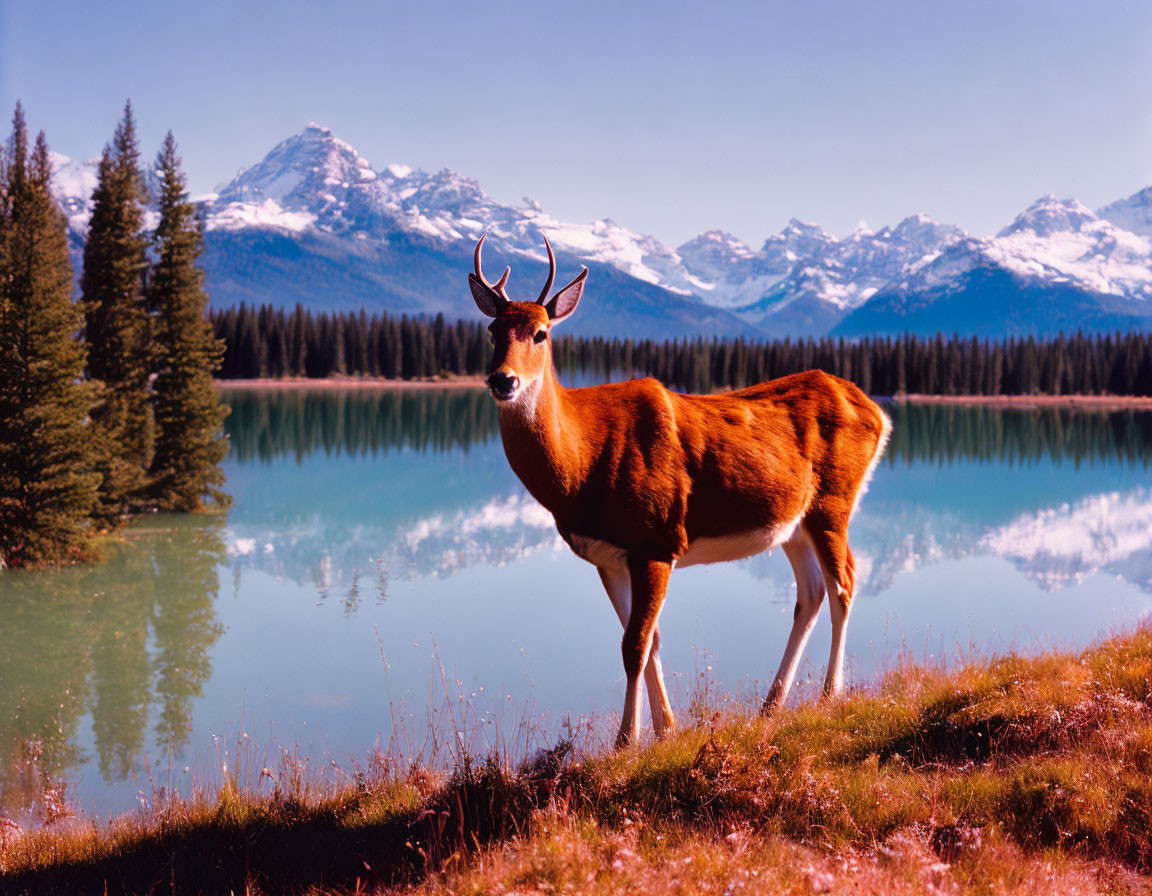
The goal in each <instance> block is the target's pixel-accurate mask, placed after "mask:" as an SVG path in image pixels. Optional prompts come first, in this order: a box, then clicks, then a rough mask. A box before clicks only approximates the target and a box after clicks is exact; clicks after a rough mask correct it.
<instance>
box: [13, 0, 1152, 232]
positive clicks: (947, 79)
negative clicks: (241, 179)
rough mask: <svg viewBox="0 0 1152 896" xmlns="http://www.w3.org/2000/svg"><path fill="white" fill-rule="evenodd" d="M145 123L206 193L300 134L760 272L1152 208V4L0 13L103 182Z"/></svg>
mask: <svg viewBox="0 0 1152 896" xmlns="http://www.w3.org/2000/svg"><path fill="white" fill-rule="evenodd" d="M129 96H130V97H131V98H132V102H133V104H134V106H135V108H136V112H137V116H138V119H139V122H140V129H141V135H142V138H143V142H144V145H145V147H146V148H147V150H148V152H149V154H151V152H152V151H154V149H155V148H157V147H158V146H159V142H160V139H161V137H162V136H163V134H164V132H165V131H166V130H167V129H168V128H171V129H172V130H173V131H174V132H175V134H176V138H177V140H178V141H179V142H180V145H181V148H182V151H183V155H184V160H185V166H186V168H187V170H188V173H189V176H190V181H191V186H192V188H193V190H194V191H197V192H199V191H206V190H209V189H211V188H212V187H213V186H215V185H216V184H218V183H221V182H224V181H227V180H228V179H230V178H231V177H232V176H233V175H234V174H235V172H236V171H237V169H239V168H241V167H243V166H246V165H249V164H252V163H254V162H256V161H257V160H259V159H260V158H261V157H262V156H263V155H264V153H265V152H267V150H268V149H270V148H271V147H272V146H273V145H274V144H275V143H276V142H278V141H279V140H281V139H282V138H284V137H285V136H287V135H289V134H291V133H294V132H295V131H298V130H299V129H300V128H302V127H303V126H304V125H305V124H306V123H307V122H309V121H313V120H314V121H317V122H320V123H322V124H326V125H328V126H329V127H331V128H332V129H333V131H334V132H335V133H336V134H337V135H338V136H341V137H343V138H344V139H346V140H348V141H349V142H350V143H351V144H352V145H353V146H355V147H356V148H357V149H358V150H359V151H360V153H361V154H362V155H364V156H365V157H366V158H368V159H369V160H370V161H371V162H372V164H373V165H375V166H376V167H378V168H379V167H382V166H384V165H386V164H388V163H391V162H401V163H406V164H411V165H415V166H418V167H421V168H425V169H429V170H434V169H437V168H440V167H445V166H447V167H450V168H454V169H456V170H458V171H461V172H463V173H465V174H467V175H469V176H471V177H475V178H477V179H479V181H480V184H481V186H482V187H483V188H484V189H485V190H487V192H489V193H490V194H491V195H493V196H494V197H496V198H497V199H500V200H503V201H512V202H515V201H518V200H519V199H520V198H521V197H523V196H531V197H532V198H534V199H536V200H538V201H540V202H541V203H542V204H543V206H544V208H545V209H546V210H547V211H549V212H550V213H551V214H552V215H553V216H555V217H557V218H560V219H562V220H570V221H591V220H593V219H596V218H600V217H604V216H609V217H612V218H614V219H615V220H616V221H618V222H619V223H621V224H622V225H624V226H626V227H629V228H631V229H633V230H638V231H641V232H646V233H651V234H653V235H655V236H657V237H659V238H661V239H663V240H665V241H667V242H670V243H672V244H674V245H675V244H678V243H680V242H682V241H683V240H685V239H687V238H689V237H691V236H693V235H694V234H696V233H697V232H699V231H701V230H705V229H710V228H715V227H719V228H723V229H726V230H730V231H732V232H733V233H735V234H736V235H737V236H739V237H741V238H742V239H744V240H746V241H748V242H750V243H751V244H752V245H754V246H759V244H760V242H761V241H762V240H763V239H764V237H765V236H767V235H768V234H769V233H772V232H775V231H777V230H778V229H779V228H780V227H782V226H783V225H784V223H785V222H786V221H787V220H788V219H789V218H790V217H793V216H795V217H798V218H801V219H803V220H810V221H816V222H819V223H821V224H823V225H824V226H825V227H827V228H828V229H829V230H831V231H833V232H835V233H845V232H847V231H849V230H851V229H852V228H853V227H855V226H856V224H857V223H858V222H860V221H862V220H864V221H867V222H868V224H869V225H870V226H872V227H879V226H881V225H883V224H886V223H895V222H896V221H897V220H899V219H900V218H902V217H904V216H905V215H908V214H911V213H913V212H918V211H923V212H927V213H928V214H930V215H932V216H933V217H935V218H938V219H940V220H943V221H948V222H951V223H955V224H959V225H960V226H962V227H965V228H966V229H968V230H970V231H972V232H973V233H976V234H985V233H989V232H993V231H995V230H998V229H999V228H1000V227H1002V226H1003V225H1005V224H1006V223H1008V221H1010V220H1011V218H1012V217H1013V215H1014V214H1015V213H1016V212H1018V211H1019V210H1020V209H1022V208H1023V207H1024V206H1026V205H1027V204H1028V203H1029V202H1031V201H1032V200H1033V199H1034V198H1036V197H1037V196H1038V195H1040V194H1042V193H1045V192H1055V193H1057V194H1060V195H1071V196H1076V197H1077V198H1079V199H1081V200H1082V201H1084V202H1085V203H1087V204H1088V205H1090V206H1092V207H1096V206H1098V205H1101V204H1103V203H1105V202H1109V201H1111V200H1113V199H1116V198H1119V197H1121V196H1125V195H1128V194H1130V193H1132V192H1135V191H1136V190H1137V189H1139V188H1141V187H1143V186H1146V185H1148V184H1149V183H1152V3H1148V2H1144V0H1132V2H1129V3H1122V2H1112V0H1082V2H1063V0H1034V2H1032V0H992V2H986V0H954V2H934V0H908V2H884V0H874V2H871V0H870V2H865V0H859V2H836V3H833V2H819V0H794V2H791V3H786V4H785V3H772V2H748V3H725V2H707V3H705V2H695V3H683V2H675V0H673V2H663V3H652V4H646V3H636V2H628V0H609V2H603V0H583V2H575V3H571V2H566V0H562V2H553V0H534V2H530V3H529V2H523V3H519V2H502V0H497V2H475V0H470V2H461V3H449V2H443V0H420V2H417V0H412V2H409V3H404V4H396V3H386V2H368V0H363V2H362V0H329V2H326V3H320V2H295V0H259V2H255V0H231V2H218V0H197V2H187V3H181V4H176V3H171V2H164V0H150V2H147V3H128V2H112V0H98V2H93V0H87V2H82V3H81V2H58V0H0V105H2V107H3V109H4V116H5V118H6V117H7V116H8V114H10V113H9V110H10V109H11V108H12V106H13V104H14V102H15V100H16V99H17V98H21V99H23V101H24V104H25V107H26V109H27V112H28V116H29V120H30V124H31V125H32V126H33V127H34V128H44V129H45V130H46V132H47V134H48V138H49V143H50V145H51V146H52V147H53V148H54V149H57V150H59V151H60V152H63V153H65V154H67V155H70V156H74V157H81V158H90V157H92V156H95V155H96V154H97V153H98V152H99V150H100V148H101V146H102V145H103V144H104V143H105V142H106V141H107V140H108V139H109V137H110V135H111V133H112V130H113V127H114V125H115V122H116V120H117V118H118V116H119V113H120V109H121V106H122V104H123V102H124V99H125V98H126V97H129Z"/></svg>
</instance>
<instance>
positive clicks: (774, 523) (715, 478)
mask: <svg viewBox="0 0 1152 896" xmlns="http://www.w3.org/2000/svg"><path fill="white" fill-rule="evenodd" d="M486 237H487V234H486V233H485V234H483V235H482V236H481V237H480V239H479V240H478V241H477V243H476V248H475V253H474V266H475V271H474V272H473V273H470V274H469V275H468V286H469V288H470V290H471V293H472V298H473V299H474V300H475V302H476V305H477V307H478V308H479V309H480V311H481V312H482V313H483V314H485V315H486V316H488V317H490V318H492V321H491V323H490V324H489V326H488V330H489V333H490V337H491V342H492V345H493V351H492V362H491V367H490V371H489V374H488V377H487V380H486V384H487V387H488V391H489V392H490V393H491V395H492V397H493V399H495V402H496V405H497V407H498V409H499V421H500V437H501V441H502V442H503V446H504V452H505V454H506V456H507V458H508V463H509V464H510V465H511V467H512V470H513V472H515V474H516V475H517V477H518V478H519V479H520V481H521V482H522V483H523V485H524V487H525V488H526V489H527V490H528V492H529V493H530V494H531V495H532V497H534V498H535V499H536V500H537V501H538V502H539V503H540V504H541V505H543V506H544V508H545V509H547V510H548V511H549V512H550V513H551V514H552V516H553V517H554V518H555V522H556V529H557V531H558V532H559V534H560V536H561V538H562V539H563V540H564V541H565V542H566V543H567V544H568V546H569V547H570V548H571V549H572V551H573V552H574V553H575V554H576V555H577V556H579V557H581V558H582V559H584V560H586V561H588V562H589V563H591V564H592V565H594V566H595V567H596V571H597V572H598V573H599V575H600V581H601V582H602V584H603V586H604V590H605V591H607V593H608V598H609V600H610V601H611V602H612V606H613V608H614V609H615V611H616V615H617V616H618V617H619V620H620V624H621V625H622V626H623V627H624V635H623V639H622V641H621V654H622V658H623V662H624V674H625V678H626V684H625V691H624V709H623V713H622V716H621V721H620V730H619V733H618V735H617V738H616V745H617V747H618V748H619V747H624V746H626V745H628V744H633V743H636V742H637V741H638V739H639V735H640V703H641V698H642V694H641V686H642V684H641V679H643V684H644V685H646V686H647V691H648V698H649V703H650V707H651V717H652V728H653V731H654V733H655V735H656V737H657V738H660V737H663V736H665V735H667V734H668V733H670V732H671V731H673V730H674V729H675V725H676V722H675V719H674V717H673V713H672V706H671V703H670V702H669V699H668V691H667V689H666V688H665V685H664V676H663V671H662V668H661V664H660V625H659V619H660V611H661V608H662V607H663V604H664V599H665V594H666V591H667V588H668V582H669V577H670V576H671V574H672V571H673V569H678V568H683V567H687V566H692V565H695V564H701V563H718V562H723V561H728V560H738V559H742V558H745V557H750V556H752V555H754V554H757V553H760V552H761V551H765V550H769V549H771V548H774V547H777V546H779V547H782V548H783V551H784V554H785V556H786V557H787V558H788V562H789V563H790V564H791V567H792V572H793V574H794V575H795V578H796V606H795V610H794V613H793V622H792V628H791V631H790V633H789V635H788V641H787V644H786V646H785V648H784V655H783V658H782V659H781V662H780V667H779V670H778V671H777V673H776V677H775V679H774V680H773V682H772V685H771V687H770V689H769V691H768V694H767V696H766V697H765V699H764V702H763V711H764V712H765V713H771V712H772V711H773V710H775V709H776V708H778V707H780V706H782V705H783V704H784V703H785V701H786V700H787V698H788V694H789V691H790V690H791V688H792V685H793V681H794V679H795V677H796V671H797V667H798V665H799V661H800V657H801V654H802V653H803V650H804V645H805V643H806V642H807V640H808V636H809V634H810V632H811V630H812V627H813V624H814V623H815V621H816V618H817V616H818V613H819V609H820V605H821V604H822V602H823V600H824V595H825V592H827V594H828V598H829V599H828V604H829V610H830V613H831V617H832V647H831V654H830V656H829V660H828V669H827V674H826V676H825V678H824V686H823V696H824V697H825V698H834V697H836V696H837V695H839V694H840V693H841V692H842V690H843V687H844V684H843V667H844V650H845V629H846V627H847V623H848V614H849V611H850V609H851V607H852V600H853V596H854V594H855V586H856V578H855V564H854V561H853V557H852V551H851V550H850V549H849V547H848V523H849V521H850V520H851V518H852V515H853V514H854V513H855V511H856V508H857V506H858V504H859V502H860V498H861V496H862V495H863V494H864V492H865V490H866V489H867V486H868V482H869V480H870V478H871V476H872V473H873V471H874V470H875V468H876V465H877V463H878V461H879V460H880V456H881V454H882V453H883V450H884V446H885V444H886V443H887V440H888V436H889V435H890V433H891V431H892V424H891V421H890V420H889V419H888V417H887V415H886V414H885V413H884V412H883V411H882V410H881V409H880V407H879V406H878V405H877V404H876V403H875V402H874V401H872V400H871V399H870V398H869V397H868V396H867V395H866V394H864V392H863V391H862V390H861V389H860V388H859V387H857V386H856V385H854V384H853V383H851V382H848V381H847V380H844V379H840V378H839V377H835V376H832V375H830V374H828V373H825V372H824V371H821V370H809V371H807V372H804V373H796V374H792V375H789V376H784V377H781V378H779V379H773V380H769V381H767V382H763V383H760V384H758V385H755V386H750V387H748V388H744V389H739V390H737V391H732V392H726V393H720V394H714V395H685V394H680V393H677V392H673V391H671V390H669V389H667V388H665V387H664V386H663V385H662V384H661V383H660V382H659V381H657V380H656V379H653V378H650V377H649V378H644V379H632V380H628V381H626V382H617V383H611V384H606V385H597V386H589V387H585V388H572V389H567V388H565V387H564V386H562V385H561V383H560V381H559V379H558V378H557V374H556V369H555V366H554V364H553V361H552V329H553V328H554V327H556V326H557V325H558V324H561V323H563V322H564V321H566V320H567V319H568V318H570V317H571V316H572V315H573V313H575V311H576V307H577V305H578V304H579V302H580V297H581V295H582V294H583V291H584V284H585V281H586V278H587V276H588V268H587V267H583V268H582V269H581V271H580V273H579V274H577V275H576V277H575V278H574V279H573V280H572V281H571V282H570V283H569V284H568V285H567V286H564V287H563V288H561V289H559V290H557V291H556V292H555V293H552V286H553V283H554V281H555V277H556V256H555V254H554V253H553V251H552V245H551V243H550V242H549V241H548V238H547V236H546V235H545V236H544V244H545V247H546V249H547V254H548V265H549V271H548V278H547V281H546V282H545V284H544V288H543V289H542V290H541V292H540V295H539V297H538V298H537V299H536V300H535V301H523V302H521V301H513V300H512V299H511V298H509V296H508V291H507V283H508V276H509V274H510V273H511V267H507V268H505V270H504V274H503V276H501V277H500V279H499V280H498V281H497V282H496V283H494V284H493V283H489V281H488V280H487V279H485V277H484V273H483V269H482V264H481V252H482V249H483V246H484V240H485V238H486Z"/></svg>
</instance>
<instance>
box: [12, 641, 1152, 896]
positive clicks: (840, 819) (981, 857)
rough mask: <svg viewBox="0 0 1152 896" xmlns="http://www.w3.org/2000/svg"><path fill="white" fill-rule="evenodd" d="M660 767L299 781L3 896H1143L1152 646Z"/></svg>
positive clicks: (592, 765) (699, 736)
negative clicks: (331, 784) (338, 785)
mask: <svg viewBox="0 0 1152 896" xmlns="http://www.w3.org/2000/svg"><path fill="white" fill-rule="evenodd" d="M694 709H695V712H694V713H693V714H694V715H695V717H696V722H695V724H694V726H692V727H689V728H687V729H686V730H684V731H683V732H681V733H679V734H678V735H676V736H675V737H673V738H671V739H669V740H667V741H664V742H662V743H658V744H654V745H650V746H646V747H643V748H639V749H636V750H631V751H625V752H622V753H607V752H599V753H594V754H593V755H590V756H587V757H584V758H581V759H579V760H578V761H577V760H574V759H573V758H572V755H571V754H572V751H571V748H570V746H569V745H566V744H561V745H560V746H558V747H556V748H554V749H552V750H551V751H548V752H545V753H542V754H540V755H538V756H536V757H535V758H534V759H533V760H532V761H531V762H530V763H528V764H526V765H524V766H522V767H521V768H519V769H518V770H516V771H512V770H510V769H509V768H508V767H506V765H505V764H504V763H503V762H501V761H500V760H497V759H492V760H488V761H486V762H473V761H464V762H462V763H461V765H460V766H459V767H458V768H457V769H456V770H455V772H454V773H453V774H452V775H451V776H437V775H436V774H434V773H431V772H429V771H427V770H421V769H416V770H409V771H406V772H404V773H402V774H401V773H398V772H397V771H396V770H395V769H396V766H395V765H393V764H392V763H390V762H389V761H387V760H385V759H381V760H380V761H379V762H378V763H376V765H375V767H374V768H370V769H363V770H360V771H359V772H358V773H357V774H356V775H354V776H352V783H351V784H350V785H348V786H347V787H346V788H344V789H342V790H338V791H335V792H331V791H329V792H324V793H321V792H318V791H316V790H314V789H310V788H309V787H308V786H307V784H306V783H305V782H304V781H303V780H302V779H301V777H300V775H299V774H298V769H297V770H295V771H294V769H293V767H292V766H291V765H286V766H284V767H282V768H281V769H279V771H278V772H274V771H272V770H267V772H268V774H267V775H261V778H260V781H264V780H265V778H269V779H271V780H274V781H275V788H274V792H273V793H271V794H268V793H267V790H268V789H269V786H268V785H267V784H266V785H265V794H264V795H263V796H260V795H258V793H257V792H256V791H258V790H259V787H258V786H256V787H248V788H239V787H226V788H225V789H224V790H223V791H222V792H221V793H219V794H218V795H217V796H215V797H213V798H211V799H208V798H205V797H201V798H199V799H197V800H194V801H192V802H182V801H169V802H168V803H167V804H166V805H165V807H164V808H163V809H158V810H154V811H152V812H151V813H148V814H146V815H144V816H136V817H125V818H122V819H120V820H118V821H116V822H114V823H112V824H111V825H109V826H107V827H92V826H83V825H78V826H74V827H71V828H68V827H63V828H61V829H59V830H55V829H53V828H48V829H44V830H40V831H37V832H33V833H28V834H24V833H20V832H14V831H13V830H12V828H10V827H9V828H7V829H4V830H5V831H6V832H7V833H6V836H5V838H4V839H3V840H2V841H0V842H2V844H3V845H2V846H0V872H2V874H3V876H2V877H0V890H2V891H3V892H5V893H37V894H54V893H68V894H74V893H117V892H130V893H148V892H165V893H203V892H220V893H224V892H229V891H232V892H237V893H239V892H247V893H253V894H256V893H340V894H343V893H365V892H370V893H385V892H386V893H400V892H411V891H420V892H430V893H512V892H516V893H522V894H523V893H560V892H573V893H577V892H578V893H597V894H599V893H605V894H606V893H635V892H646V893H720V892H727V893H737V892H747V893H764V892H769V893H774V892H787V893H808V892H817V893H820V892H838V893H839V892H851V893H864V892H869V893H873V892H885V893H925V892H933V893H993V892H994V893H1041V892H1043V893H1055V892H1060V893H1096V892H1108V893H1147V892H1152V876H1150V875H1152V627H1150V626H1148V625H1145V626H1144V627H1143V628H1141V629H1138V630H1137V631H1135V632H1133V633H1131V634H1128V635H1123V636H1117V637H1114V638H1112V639H1110V640H1108V641H1105V642H1103V643H1101V644H1099V645H1098V646H1096V647H1093V648H1090V649H1088V650H1086V651H1084V652H1083V653H1080V654H1067V653H1054V654H1048V655H1043V656H1039V657H1035V658H1022V657H1016V656H1006V657H1002V658H996V659H993V660H990V661H986V662H971V663H969V664H967V665H965V666H964V667H962V668H959V669H958V670H956V671H953V672H948V673H945V672H941V671H939V670H933V669H925V668H922V667H919V666H915V665H912V664H901V665H898V666H897V668H895V669H894V670H893V671H892V672H891V673H890V674H889V675H888V676H887V677H886V679H885V680H884V681H883V682H882V683H881V684H879V685H878V686H876V687H873V688H868V689H862V690H859V691H857V692H855V693H853V694H852V695H850V696H849V697H847V698H845V699H843V700H842V701H839V702H836V703H834V704H830V705H803V706H800V707H797V708H793V709H789V710H787V711H784V712H781V713H779V714H777V715H776V716H774V717H772V718H769V719H762V718H760V717H758V716H757V715H755V714H749V715H745V714H741V713H739V712H731V711H730V712H728V713H727V714H719V713H717V714H713V715H710V710H709V709H707V708H706V707H704V706H703V705H702V703H701V702H700V701H697V704H696V705H695V706H694Z"/></svg>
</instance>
